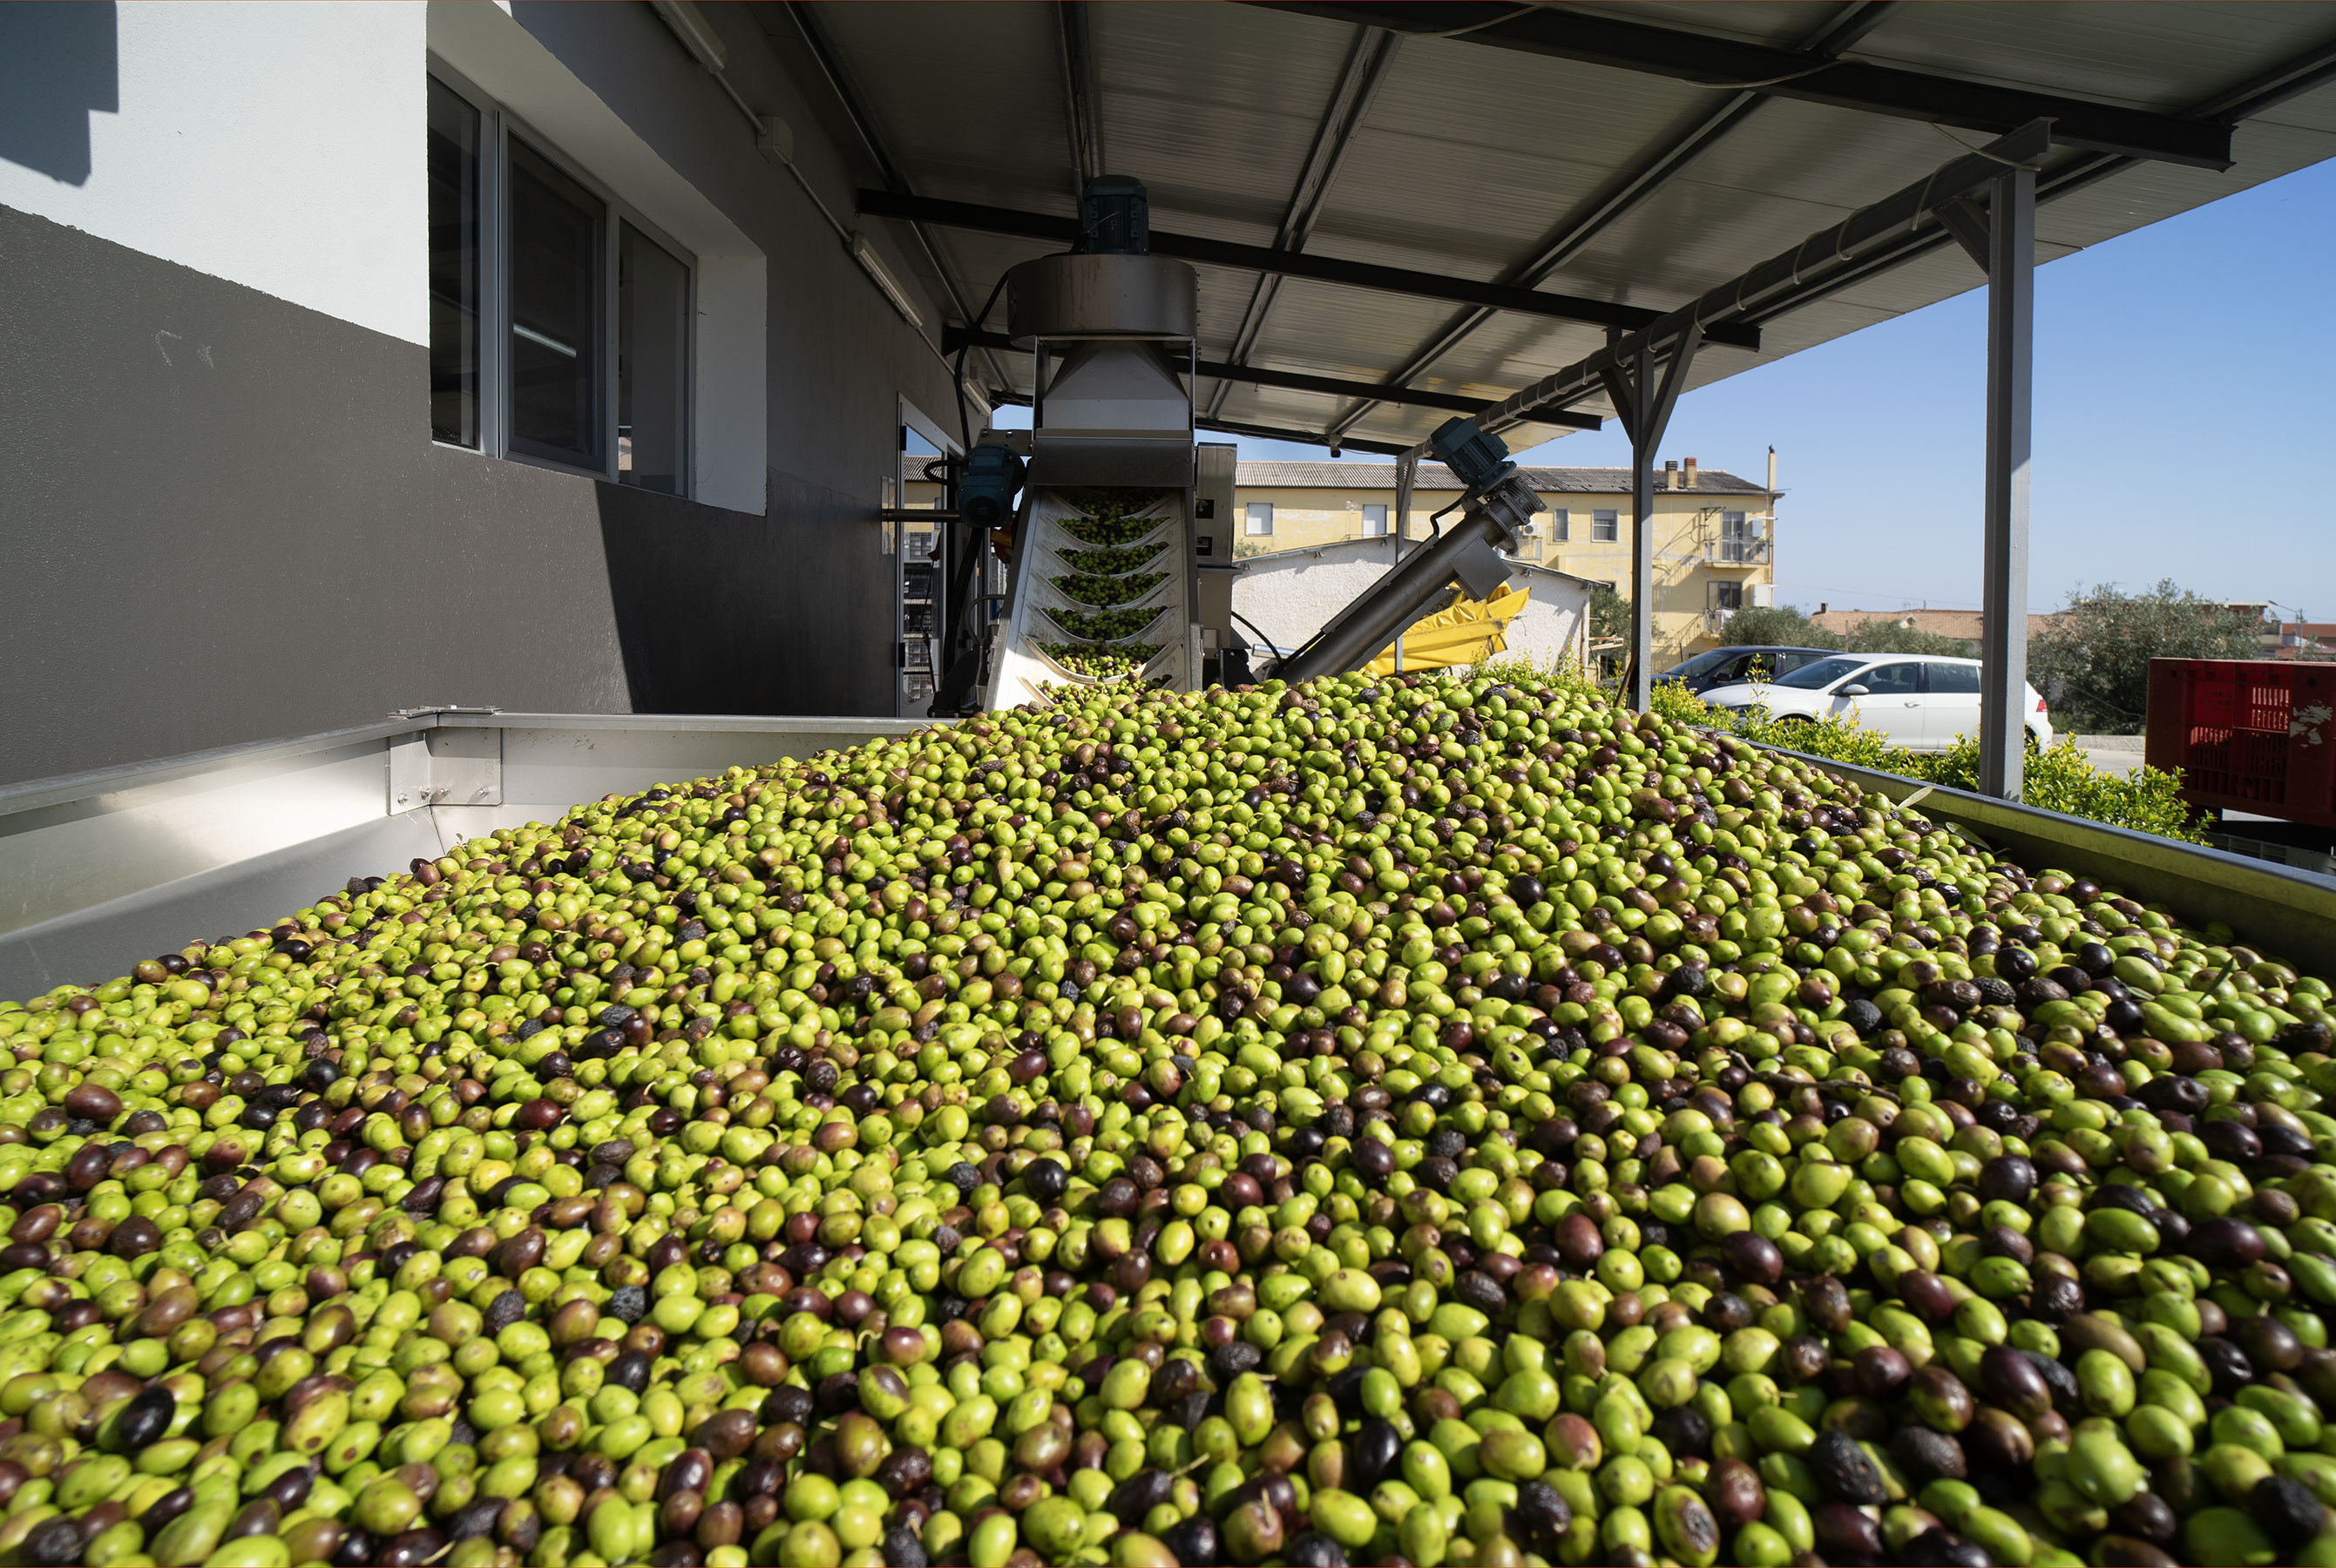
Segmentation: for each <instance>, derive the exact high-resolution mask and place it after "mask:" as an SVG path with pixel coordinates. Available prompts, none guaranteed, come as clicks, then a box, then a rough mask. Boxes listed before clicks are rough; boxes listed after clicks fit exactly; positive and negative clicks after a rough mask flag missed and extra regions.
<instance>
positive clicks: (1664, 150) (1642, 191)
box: [1330, 0, 1900, 434]
mask: <svg viewBox="0 0 2336 1568" xmlns="http://www.w3.org/2000/svg"><path fill="white" fill-rule="evenodd" d="M1898 4H1900V0H1856V3H1854V4H1851V5H1844V6H1842V7H1841V8H1840V9H1839V10H1836V11H1835V12H1834V13H1833V14H1832V15H1830V16H1829V17H1828V18H1827V19H1826V21H1825V24H1824V25H1823V26H1822V27H1820V28H1818V30H1817V31H1816V33H1815V35H1814V36H1813V37H1811V38H1810V39H1809V41H1808V43H1807V44H1806V46H1805V48H1806V52H1808V53H1811V54H1813V55H1819V56H1822V57H1824V58H1826V59H1830V58H1832V57H1833V56H1834V55H1835V54H1838V53H1840V52H1841V51H1842V50H1844V49H1847V48H1849V47H1850V46H1851V45H1852V44H1855V43H1856V42H1857V41H1858V40H1859V39H1860V38H1863V37H1864V36H1865V35H1866V34H1869V33H1871V32H1873V31H1874V28H1875V27H1877V26H1879V25H1880V24H1882V21H1883V18H1884V17H1886V16H1887V15H1889V13H1890V11H1891V10H1892V8H1893V7H1894V6H1895V5H1898ZM1763 102H1766V101H1765V100H1764V99H1762V98H1761V96H1760V95H1759V94H1758V93H1757V92H1749V91H1739V92H1734V93H1731V94H1729V95H1728V98H1727V99H1726V100H1724V101H1723V102H1721V103H1720V104H1719V105H1718V107H1717V108H1715V109H1714V110H1713V111H1711V112H1710V113H1709V114H1708V115H1706V116H1704V118H1703V119H1701V120H1700V121H1697V122H1696V123H1695V124H1694V125H1691V126H1689V128H1688V129H1687V131H1685V132H1683V133H1682V134H1680V135H1679V136H1678V137H1675V138H1673V139H1672V140H1670V141H1669V142H1668V143H1666V144H1665V145H1663V146H1662V147H1660V148H1658V149H1656V150H1655V151H1654V152H1652V153H1651V154H1650V155H1649V156H1647V157H1646V158H1644V159H1641V160H1640V162H1639V164H1638V166H1637V167H1636V168H1634V169H1630V171H1629V172H1628V173H1626V174H1624V175H1623V176H1622V177H1621V179H1619V180H1617V181H1615V182H1613V183H1612V184H1611V187H1610V189H1606V190H1604V191H1601V192H1598V193H1595V194H1593V195H1592V196H1591V198H1590V199H1589V201H1588V202H1587V204H1586V205H1584V206H1582V207H1581V208H1577V209H1576V211H1575V212H1574V213H1572V215H1569V216H1568V217H1567V218H1566V219H1565V221H1564V222H1562V223H1561V224H1559V225H1558V227H1557V230H1556V232H1555V233H1554V234H1553V235H1552V236H1551V237H1550V238H1548V239H1547V240H1545V241H1543V244H1542V246H1541V247H1540V248H1539V249H1538V250H1536V251H1534V252H1533V255H1532V256H1528V257H1526V258H1525V259H1524V260H1523V261H1521V262H1519V263H1517V265H1516V266H1513V267H1511V268H1510V269H1509V270H1508V271H1507V272H1506V273H1505V274H1504V275H1503V276H1502V280H1501V281H1503V282H1504V283H1511V284H1514V285H1516V286H1519V287H1521V288H1531V287H1533V286H1535V285H1536V284H1539V283H1540V282H1541V281H1542V280H1543V278H1545V277H1547V276H1550V274H1552V273H1553V272H1555V271H1556V270H1557V269H1558V268H1559V267H1560V266H1563V265H1564V264H1565V263H1566V262H1567V261H1569V260H1571V259H1572V257H1573V256H1576V255H1578V254H1579V253H1580V252H1581V251H1582V248H1583V247H1586V246H1588V245H1589V244H1590V243H1591V241H1592V240H1595V239H1596V238H1597V237H1599V236H1600V235H1601V234H1603V233H1605V232H1606V230H1607V229H1608V228H1610V227H1612V226H1613V225H1614V224H1616V223H1617V222H1619V221H1621V218H1624V217H1625V216H1626V215H1628V214H1629V213H1630V212H1632V211H1634V210H1635V209H1636V208H1638V207H1639V206H1640V203H1642V202H1644V201H1646V200H1647V199H1648V198H1650V197H1651V196H1653V195H1654V194H1655V193H1656V192H1658V191H1660V190H1661V189H1663V188H1664V187H1666V186H1668V185H1669V183H1670V182H1671V180H1672V179H1675V178H1676V177H1677V176H1678V175H1679V171H1680V170H1681V169H1685V168H1686V167H1687V166H1688V165H1689V164H1690V163H1692V162H1694V161H1695V160H1697V159H1698V158H1699V157H1701V156H1702V155H1703V154H1704V153H1706V152H1708V151H1709V150H1711V149H1712V148H1713V147H1715V146H1717V145H1718V142H1719V140H1720V139H1721V138H1723V137H1725V136H1727V135H1728V132H1730V131H1734V130H1735V129H1736V128H1737V126H1739V125H1741V124H1743V123H1744V121H1747V120H1748V119H1750V118H1751V117H1752V113H1753V111H1755V110H1757V109H1758V108H1759V107H1760V105H1761V104H1762V103H1763ZM1491 319H1492V316H1491V315H1490V313H1488V312H1485V311H1483V310H1473V311H1467V312H1465V313H1463V314H1462V315H1457V316H1455V317H1454V318H1453V319H1452V320H1450V321H1448V322H1446V323H1445V324H1444V327H1443V330H1442V331H1440V332H1438V333H1437V334H1436V335H1435V336H1434V337H1432V338H1430V339H1429V340H1428V341H1427V342H1426V343H1425V344H1421V345H1420V346H1419V348H1418V350H1417V351H1416V353H1413V354H1412V355H1411V356H1410V357H1409V358H1408V359H1406V360H1405V361H1404V362H1403V363H1402V364H1401V365H1400V366H1398V367H1397V369H1396V371H1395V372H1394V373H1393V374H1391V375H1389V376H1388V377H1387V380H1389V381H1391V382H1406V383H1408V382H1410V381H1411V380H1412V379H1413V378H1414V377H1416V376H1420V375H1424V374H1426V372H1427V369H1428V367H1429V366H1430V365H1432V364H1434V363H1436V361H1437V360H1439V359H1442V358H1443V357H1444V356H1445V354H1447V353H1451V352H1452V351H1453V350H1454V349H1455V348H1456V347H1458V346H1459V345H1460V344H1461V343H1462V342H1464V341H1465V339H1466V338H1467V337H1468V336H1469V335H1470V334H1473V333H1474V332H1475V330H1476V329H1477V328H1478V327H1480V326H1482V325H1484V324H1485V323H1486V322H1487V321H1490V320H1491ZM1370 411H1371V404H1369V403H1368V402H1363V403H1358V404H1357V405H1356V406H1355V407H1353V408H1350V409H1348V410H1347V411H1345V412H1343V413H1341V414H1340V415H1339V416H1338V418H1337V419H1336V420H1333V421H1331V423H1330V429H1331V430H1333V431H1338V432H1339V433H1342V434H1343V433H1344V432H1345V431H1350V430H1352V429H1354V428H1355V426H1357V425H1358V424H1360V423H1361V422H1362V421H1363V420H1364V419H1365V418H1366V417H1367V416H1368V414H1369V413H1370Z"/></svg>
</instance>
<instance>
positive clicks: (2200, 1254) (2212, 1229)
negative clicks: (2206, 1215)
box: [2189, 1215, 2263, 1273]
mask: <svg viewBox="0 0 2336 1568" xmlns="http://www.w3.org/2000/svg"><path fill="white" fill-rule="evenodd" d="M2189 1246H2190V1255H2191V1256H2192V1257H2194V1258H2196V1259H2197V1260H2198V1261H2199V1262H2200V1263H2204V1264H2205V1265H2206V1266H2207V1267H2208V1268H2209V1269H2212V1270H2213V1271H2214V1272H2215V1273H2238V1272H2240V1271H2241V1270H2243V1269H2244V1268H2246V1267H2247V1266H2248V1265H2249V1264H2250V1263H2259V1262H2261V1261H2262V1259H2263V1233H2262V1232H2260V1231H2258V1230H2256V1229H2255V1227H2254V1226H2253V1225H2251V1224H2248V1223H2247V1222H2246V1221H2244V1220H2239V1219H2233V1218H2232V1217H2231V1216H2230V1215H2220V1216H2218V1217H2217V1218H2214V1219H2211V1220H2206V1221H2204V1222H2202V1223H2201V1224H2195V1225H2193V1226H2191V1227H2190V1244H2189Z"/></svg>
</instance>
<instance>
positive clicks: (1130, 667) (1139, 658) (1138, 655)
mask: <svg viewBox="0 0 2336 1568" xmlns="http://www.w3.org/2000/svg"><path fill="white" fill-rule="evenodd" d="M1038 646H1039V647H1041V648H1043V649H1044V650H1046V656H1047V657H1048V658H1050V659H1052V660H1054V661H1055V663H1057V664H1060V665H1061V666H1062V667H1063V668H1064V669H1066V670H1068V671H1069V672H1070V673H1072V674H1074V675H1084V676H1085V677H1087V678H1088V679H1089V680H1092V681H1124V680H1126V679H1128V678H1129V677H1131V676H1134V675H1140V674H1142V673H1144V666H1145V665H1146V664H1149V663H1152V661H1153V659H1154V658H1155V657H1157V656H1158V654H1159V653H1160V649H1161V646H1162V645H1161V644H1158V643H1119V644H1113V645H1112V646H1109V647H1096V646H1094V645H1092V644H1086V643H1041V644H1038Z"/></svg>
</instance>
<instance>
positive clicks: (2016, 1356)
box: [1979, 1345, 2052, 1420]
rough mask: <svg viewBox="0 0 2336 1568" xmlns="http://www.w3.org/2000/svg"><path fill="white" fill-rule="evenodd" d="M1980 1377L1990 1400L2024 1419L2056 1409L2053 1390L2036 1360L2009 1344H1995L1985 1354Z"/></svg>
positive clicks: (1980, 1360) (1980, 1368) (1982, 1359)
mask: <svg viewBox="0 0 2336 1568" xmlns="http://www.w3.org/2000/svg"><path fill="white" fill-rule="evenodd" d="M1979 1378H1980V1386H1981V1389H1984V1390H1985V1392H1986V1394H1987V1397H1988V1399H1989V1401H1990V1403H1993V1404H1996V1405H2000V1406H2001V1407H2002V1408H2005V1409H2007V1410H2009V1411H2010V1412H2011V1413H2012V1414H2013V1415H2014V1416H2017V1417H2019V1418H2020V1419H2021V1420H2027V1419H2029V1418H2031V1417H2035V1416H2040V1415H2042V1414H2043V1413H2044V1412H2045V1411H2047V1410H2049V1409H2050V1408H2052V1390H2051V1389H2050V1387H2049V1385H2047V1384H2046V1382H2045V1381H2044V1375H2043V1374H2042V1373H2041V1372H2039V1371H2038V1370H2036V1363H2035V1362H2033V1361H2031V1360H2029V1358H2028V1357H2026V1356H2025V1355H2023V1354H2021V1353H2020V1351H2018V1350H2013V1349H2012V1348H2011V1347H2010V1346H2009V1345H1991V1346H1990V1347H1989V1348H1988V1349H1987V1350H1985V1351H1984V1352H1982V1353H1981V1356H1980V1359H1979Z"/></svg>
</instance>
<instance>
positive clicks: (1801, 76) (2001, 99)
mask: <svg viewBox="0 0 2336 1568" xmlns="http://www.w3.org/2000/svg"><path fill="white" fill-rule="evenodd" d="M1245 3H1246V4H1250V5H1263V6H1266V7H1268V8H1270V9H1272V10H1278V11H1296V12H1300V13H1303V14H1305V15H1310V16H1324V17H1329V18H1331V19H1333V20H1336V21H1339V22H1348V23H1358V24H1367V25H1370V26H1377V27H1389V28H1394V29H1396V30H1397V31H1399V32H1405V33H1422V34H1431V33H1432V34H1450V35H1454V36H1457V37H1459V38H1461V39H1463V40H1464V41H1465V42H1467V43H1470V44H1483V45H1485V46H1488V47H1491V48H1495V49H1511V50H1517V51H1521V52H1523V53H1528V54H1545V55H1550V56H1552V57H1554V58H1557V59H1561V60H1572V61H1578V62H1580V63H1583V64H1586V65H1602V66H1606V67H1609V68H1611V69H1613V70H1617V71H1635V72H1639V73H1644V74H1648V75H1654V76H1665V77H1669V78H1671V79H1672V80H1674V81H1679V82H1691V83H1693V84H1695V85H1697V86H1699V87H1712V88H1718V89H1722V90H1727V91H1749V92H1763V93H1767V94H1769V95H1771V96H1774V97H1778V98H1796V99H1800V100H1802V101H1804V102H1810V103H1825V104H1830V105H1832V106H1833V107H1835V108H1837V109H1854V110H1858V111H1863V112H1864V113H1868V114H1883V115H1888V116H1891V117H1892V118H1893V119H1899V120H1922V121H1936V122H1938V123H1940V124H1944V125H1954V126H1960V127H1961V128H1963V129H1964V130H1967V131H1985V132H1987V133H1989V134H1990V135H2002V134H2005V133H2007V132H2010V131H2014V130H2016V129H2018V128H2019V127H2020V126H2022V125H2025V124H2027V123H2029V121H2035V120H2049V121H2052V122H2053V125H2052V137H2053V140H2055V141H2056V142H2058V143H2059V144H2060V145H2062V146H2066V147H2081V148H2085V149H2087V150H2091V151H2097V152H2114V153H2118V154H2121V155H2122V156H2125V157H2127V158H2142V159H2149V160H2156V161H2160V162H2166V163H2181V164H2188V165H2191V166H2194V167H2196V168H2201V169H2228V168H2229V167H2230V166H2231V126H2230V123H2229V122H2228V121H2221V120H2197V119H2190V118H2186V117H2184V116H2180V115H2174V114H2159V113H2155V112H2152V111H2147V110H2141V109H2127V108H2124V107H2122V106H2120V105H2117V104H2113V103H2102V102H2097V101H2094V100H2090V99H2083V98H2069V97H2066V96H2063V95H2061V94H2059V93H2053V92H2030V91H2029V90H2027V89H2025V88H2017V87H1998V86H1995V85H1992V84H1991V83H1989V82H1966V81H1961V80H1959V79H1957V78H1955V77H1951V76H1938V75H1933V74H1932V73H1928V72H1923V71H1910V70H1905V69H1902V68H1900V67H1897V66H1892V65H1875V64H1872V63H1867V62H1864V61H1855V60H1844V61H1836V60H1832V59H1829V58H1827V57H1826V56H1825V55H1823V54H1815V55H1812V54H1809V53H1803V52H1800V51H1796V50H1791V49H1776V48H1772V47H1770V46H1768V45H1767V44H1746V43H1742V42H1739V41H1738V40H1736V39H1732V38H1720V37H1715V36H1713V35H1712V34H1708V33H1694V32H1689V31H1688V30H1686V29H1684V28H1678V27H1658V26H1653V25H1651V24H1647V23H1644V22H1624V21H1620V20H1617V19H1616V18H1613V17H1611V16H1601V15H1590V14H1588V13H1585V12H1579V11H1569V10H1564V9H1562V8H1559V7H1555V6H1547V5H1541V6H1529V7H1520V6H1517V5H1511V4H1508V3H1506V0H1245Z"/></svg>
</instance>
